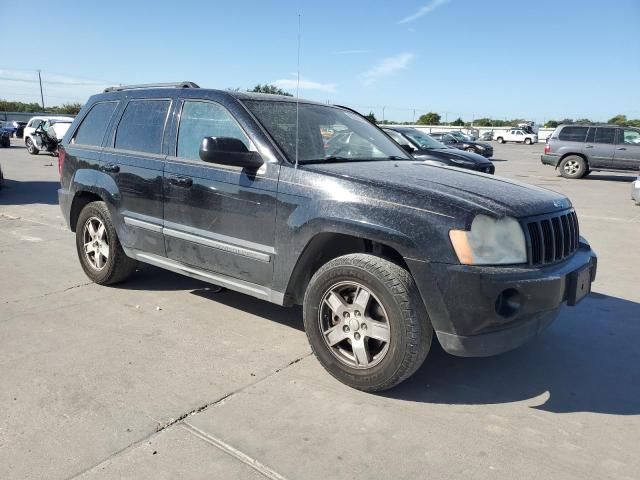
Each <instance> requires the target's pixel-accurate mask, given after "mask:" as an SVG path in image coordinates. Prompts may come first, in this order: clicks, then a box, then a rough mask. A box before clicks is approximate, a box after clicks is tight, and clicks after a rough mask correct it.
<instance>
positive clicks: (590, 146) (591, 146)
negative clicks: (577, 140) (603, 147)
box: [584, 145, 593, 148]
mask: <svg viewBox="0 0 640 480" xmlns="http://www.w3.org/2000/svg"><path fill="white" fill-rule="evenodd" d="M584 148H593V145H587V146H586V147H584Z"/></svg>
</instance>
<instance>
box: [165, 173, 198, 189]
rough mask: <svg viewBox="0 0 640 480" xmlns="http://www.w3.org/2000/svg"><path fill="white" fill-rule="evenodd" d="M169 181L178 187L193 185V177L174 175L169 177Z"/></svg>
mask: <svg viewBox="0 0 640 480" xmlns="http://www.w3.org/2000/svg"><path fill="white" fill-rule="evenodd" d="M169 183H170V184H171V185H175V186H176V187H183V188H189V187H191V185H193V179H192V178H190V177H182V176H180V175H172V176H170V177H169Z"/></svg>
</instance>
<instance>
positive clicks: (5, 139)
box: [0, 127, 11, 148]
mask: <svg viewBox="0 0 640 480" xmlns="http://www.w3.org/2000/svg"><path fill="white" fill-rule="evenodd" d="M10 146H11V132H10V131H9V130H5V129H4V127H0V147H3V148H9V147H10Z"/></svg>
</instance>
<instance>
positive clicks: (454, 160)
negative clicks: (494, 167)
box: [449, 158, 474, 165]
mask: <svg viewBox="0 0 640 480" xmlns="http://www.w3.org/2000/svg"><path fill="white" fill-rule="evenodd" d="M449 160H451V161H452V162H453V163H455V164H457V165H474V162H469V161H468V160H462V159H460V158H450V159H449Z"/></svg>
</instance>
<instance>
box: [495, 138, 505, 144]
mask: <svg viewBox="0 0 640 480" xmlns="http://www.w3.org/2000/svg"><path fill="white" fill-rule="evenodd" d="M496 140H497V142H498V143H504V138H502V137H498V138H496Z"/></svg>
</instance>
